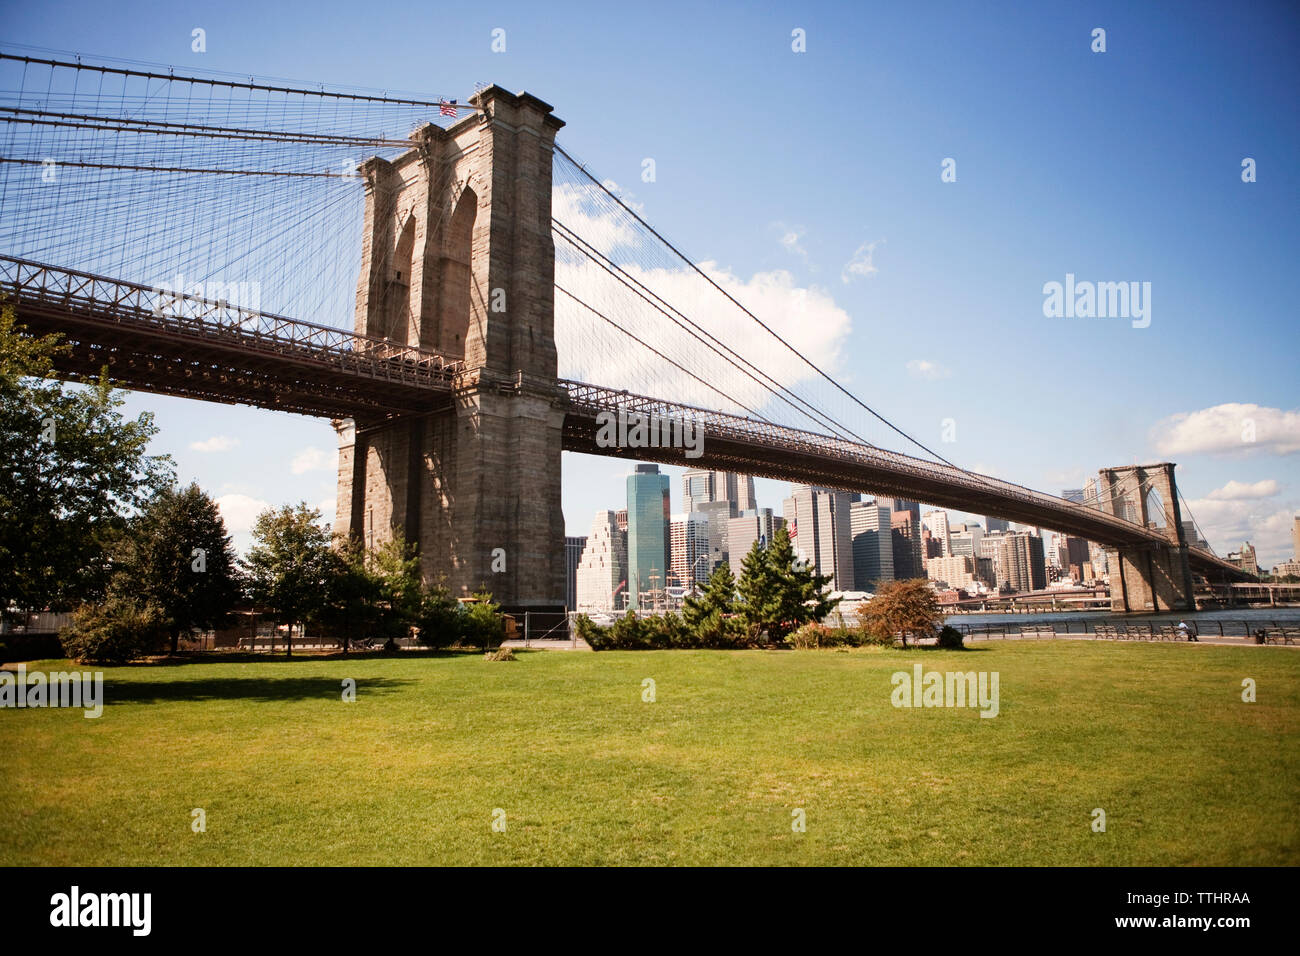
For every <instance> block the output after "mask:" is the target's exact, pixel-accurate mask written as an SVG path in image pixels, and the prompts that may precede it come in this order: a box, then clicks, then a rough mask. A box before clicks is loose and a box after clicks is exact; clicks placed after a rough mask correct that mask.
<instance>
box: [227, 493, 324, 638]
mask: <svg viewBox="0 0 1300 956" xmlns="http://www.w3.org/2000/svg"><path fill="white" fill-rule="evenodd" d="M320 519H321V514H320V512H319V511H317V510H316V509H315V508H309V507H308V506H307V504H306V503H305V502H304V503H301V504H299V505H297V506H296V507H291V506H289V505H285V506H284V507H281V508H268V509H267V510H266V511H263V512H262V513H261V514H260V515H258V516H257V520H256V522H254V524H253V547H252V548H251V549H250V550H249V552H248V557H247V558H245V559H244V561H243V562H242V563H243V566H244V568H245V570H246V572H247V575H248V583H249V591H250V594H251V596H252V598H253V601H254V602H255V603H258V604H265V605H267V606H268V607H270V608H271V609H272V611H273V612H274V614H275V617H276V620H277V621H279V622H280V623H281V624H288V625H289V647H288V654H289V655H292V654H293V628H294V625H296V624H305V623H306V622H307V621H309V620H319V619H320V618H321V617H323V616H325V615H326V614H327V608H328V606H329V594H328V587H329V584H330V581H331V571H332V569H333V567H334V561H335V560H336V559H335V558H334V556H333V555H332V553H331V548H330V535H329V532H328V531H327V530H326V529H325V528H323V527H321V526H320V524H318V522H319V521H320Z"/></svg>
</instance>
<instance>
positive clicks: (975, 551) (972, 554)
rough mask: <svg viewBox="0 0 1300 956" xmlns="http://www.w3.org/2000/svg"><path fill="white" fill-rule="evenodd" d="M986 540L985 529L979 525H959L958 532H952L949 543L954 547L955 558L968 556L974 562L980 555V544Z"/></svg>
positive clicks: (949, 535)
mask: <svg viewBox="0 0 1300 956" xmlns="http://www.w3.org/2000/svg"><path fill="white" fill-rule="evenodd" d="M983 538H984V529H983V528H981V527H980V526H979V525H977V524H963V525H958V527H957V530H954V531H950V532H949V534H948V541H949V543H950V544H951V545H952V554H953V555H954V556H962V555H964V556H966V557H968V558H970V559H971V561H974V560H975V559H976V558H978V557H979V554H980V542H981V541H982V540H983Z"/></svg>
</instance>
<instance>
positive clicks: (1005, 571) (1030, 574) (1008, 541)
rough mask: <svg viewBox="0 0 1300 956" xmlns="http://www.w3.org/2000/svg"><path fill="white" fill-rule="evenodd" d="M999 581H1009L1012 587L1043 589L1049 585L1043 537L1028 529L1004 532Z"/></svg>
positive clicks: (1001, 542)
mask: <svg viewBox="0 0 1300 956" xmlns="http://www.w3.org/2000/svg"><path fill="white" fill-rule="evenodd" d="M998 551H999V553H998V577H999V584H1009V585H1010V586H1011V590H1012V591H1017V592H1023V591H1041V590H1042V589H1043V588H1045V587H1047V567H1046V565H1045V563H1044V559H1043V539H1042V538H1040V537H1039V536H1038V535H1036V534H1029V533H1027V532H1011V533H1009V534H1006V535H1003V536H1001V540H1000V541H999V544H998Z"/></svg>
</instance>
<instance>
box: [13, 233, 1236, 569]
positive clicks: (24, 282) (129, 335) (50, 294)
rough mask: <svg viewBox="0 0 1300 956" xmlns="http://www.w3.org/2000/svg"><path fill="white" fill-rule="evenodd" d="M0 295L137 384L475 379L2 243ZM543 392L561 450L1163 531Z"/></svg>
mask: <svg viewBox="0 0 1300 956" xmlns="http://www.w3.org/2000/svg"><path fill="white" fill-rule="evenodd" d="M0 304H3V305H5V306H9V305H12V306H14V308H15V314H16V318H17V320H18V321H19V322H20V323H22V324H24V325H25V326H27V329H28V331H30V332H31V333H33V334H38V335H41V334H47V333H51V332H57V333H61V334H62V335H63V336H64V342H65V343H66V344H67V345H68V346H69V348H68V349H67V350H66V351H64V352H63V353H62V354H60V355H59V356H58V358H57V359H56V370H57V371H58V372H59V373H60V374H61V375H65V376H67V377H70V378H78V377H97V376H98V375H99V374H100V370H101V369H102V368H104V367H105V366H106V367H107V368H108V374H109V378H110V380H111V381H112V382H113V383H114V384H115V385H118V386H121V387H124V388H129V389H135V390H138V391H145V392H156V393H159V394H166V395H177V396H181V397H185V398H196V399H200V400H204V401H216V402H224V403H227V404H242V405H253V406H256V407H260V408H268V409H273V410H278V411H289V412H296V413H299V414H304V415H312V416H317V417H327V418H352V419H354V420H357V421H359V422H374V421H378V420H382V419H384V418H387V417H390V416H404V415H413V414H425V413H430V412H434V411H438V410H440V409H446V408H450V407H452V404H453V403H454V401H455V396H456V392H457V391H458V390H460V389H462V388H465V387H477V386H481V385H482V384H483V383H482V382H481V381H480V379H479V377H478V375H477V374H474V373H467V372H466V370H465V369H464V368H463V366H462V364H461V363H460V362H458V361H454V360H449V359H447V358H444V357H443V356H441V355H438V354H437V353H435V352H432V351H429V350H426V349H419V348H414V347H410V346H405V345H397V344H394V343H391V342H389V341H387V340H384V339H378V338H374V337H371V336H365V335H359V334H357V333H354V332H348V331H345V330H341V329H336V328H332V327H329V326H324V325H316V324H314V323H310V322H302V321H299V320H295V319H288V318H285V317H283V316H276V315H270V314H267V313H263V312H257V311H253V310H248V309H243V308H240V307H238V306H233V305H230V304H228V303H225V302H217V301H212V300H209V299H203V298H200V297H197V296H190V295H184V294H174V293H171V292H168V291H164V290H160V289H157V288H153V287H150V286H145V285H141V284H138V283H132V282H126V281H122V280H117V279H111V278H108V277H105V276H99V275H94V274H92V273H87V272H80V271H76V270H69V269H63V268H59V267H54V266H48V265H44V264H41V263H37V262H31V261H29V260H24V259H15V258H12V257H7V256H0ZM496 384H497V385H498V387H500V388H502V389H505V390H509V389H523V388H525V387H529V388H536V387H539V386H538V385H536V384H532V383H524V382H522V381H518V382H499V383H496ZM540 387H542V388H547V387H549V386H548V385H547V384H546V383H540ZM555 401H556V402H557V403H559V404H561V405H562V406H563V407H564V409H565V418H564V438H563V447H564V449H565V450H566V451H574V452H581V453H584V454H591V455H606V456H612V457H616V458H634V459H639V460H644V461H654V462H661V463H664V464H673V465H686V466H689V467H697V468H716V469H719V470H727V471H736V472H740V473H742V474H749V475H756V476H760V477H765V478H774V479H778V480H782V481H790V482H795V483H799V484H813V485H823V486H827V487H832V488H842V489H845V490H848V491H862V492H868V493H871V494H877V495H882V496H888V497H899V498H908V499H911V500H916V501H924V502H927V503H929V504H935V505H941V506H944V507H948V508H953V509H956V510H959V511H965V512H969V513H974V514H986V515H993V516H996V517H999V518H1005V519H1007V520H1010V521H1016V522H1020V523H1023V524H1029V525H1034V526H1036V527H1045V528H1051V529H1053V530H1056V531H1063V532H1065V533H1067V534H1071V535H1076V536H1078V537H1082V538H1085V539H1087V540H1089V541H1095V542H1097V543H1099V544H1102V545H1106V546H1111V547H1127V548H1133V547H1138V548H1141V547H1155V546H1159V545H1163V544H1167V543H1168V542H1167V540H1166V539H1165V537H1164V536H1163V535H1162V534H1161V533H1160V532H1159V531H1156V530H1154V529H1150V528H1143V527H1141V526H1139V525H1136V524H1133V523H1132V522H1128V521H1125V520H1123V519H1122V518H1118V517H1115V516H1114V515H1110V514H1106V513H1104V512H1102V511H1099V510H1096V509H1093V508H1087V507H1084V506H1083V505H1080V504H1077V503H1075V502H1070V501H1066V500H1065V499H1062V498H1057V497H1055V496H1052V495H1047V494H1043V493H1042V492H1037V491H1032V490H1031V489H1028V488H1025V487H1023V486H1020V485H1016V484H1013V483H1011V482H1007V481H1002V480H1000V479H997V478H992V477H988V476H984V475H977V474H973V473H970V472H966V471H963V470H961V469H959V468H954V467H951V466H948V465H944V464H941V463H938V462H931V461H927V460H924V459H920V458H913V457H911V456H909V455H903V454H900V453H898V452H892V451H886V450H884V449H881V448H876V447H874V446H870V445H864V444H859V443H856V442H850V441H845V440H843V439H839V438H834V437H831V436H828V435H823V434H819V433H816V432H810V431H802V430H799V429H794V428H787V427H784V426H780V425H775V424H772V423H770V422H766V421H763V420H759V419H753V418H746V417H741V416H737V415H729V414H726V413H723V412H717V411H711V410H708V409H703V408H697V407H694V406H689V405H683V404H680V403H674V402H668V401H663V400H660V399H655V398H651V397H648V396H641V395H633V394H630V393H628V392H626V391H619V390H617V389H612V388H606V387H603V386H597V385H590V384H587V383H583V382H574V381H565V380H562V381H560V382H559V383H558V389H557V390H556V392H555ZM620 412H623V413H626V414H632V413H636V414H640V415H645V416H649V417H650V418H652V419H654V420H655V421H656V422H664V421H668V422H674V421H675V422H677V423H679V424H681V423H688V422H689V423H699V424H700V425H702V427H703V443H702V446H701V448H702V451H703V454H702V455H700V456H699V457H697V458H687V457H686V453H685V449H683V448H681V447H666V448H662V447H640V448H628V447H618V446H610V445H607V444H604V443H602V442H601V441H600V440H599V434H600V430H601V424H602V421H603V419H602V417H601V416H602V413H604V414H606V415H608V414H610V413H612V414H614V415H617V414H618V413H620ZM1189 552H1190V561H1191V565H1192V570H1193V571H1197V572H1199V573H1203V574H1207V575H1210V576H1213V577H1216V578H1220V579H1237V580H1246V579H1248V576H1246V575H1245V574H1244V573H1243V572H1242V571H1241V570H1240V569H1239V568H1237V567H1236V566H1234V565H1231V564H1229V563H1228V562H1226V561H1223V560H1222V559H1220V558H1218V557H1216V556H1215V555H1213V554H1211V553H1210V552H1208V551H1204V550H1202V549H1199V548H1190V549H1189Z"/></svg>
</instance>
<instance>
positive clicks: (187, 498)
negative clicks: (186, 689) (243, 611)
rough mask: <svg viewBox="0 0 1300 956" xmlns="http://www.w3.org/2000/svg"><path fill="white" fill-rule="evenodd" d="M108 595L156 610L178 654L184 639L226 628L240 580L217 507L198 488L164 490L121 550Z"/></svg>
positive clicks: (125, 537)
mask: <svg viewBox="0 0 1300 956" xmlns="http://www.w3.org/2000/svg"><path fill="white" fill-rule="evenodd" d="M109 592H110V593H111V594H115V595H117V596H119V597H122V598H127V599H132V600H135V601H137V602H140V603H144V604H149V605H152V606H153V607H155V608H157V609H158V611H159V612H160V615H161V618H162V621H163V624H164V626H165V627H166V629H167V633H168V635H169V636H170V638H171V650H172V653H173V654H175V653H176V650H177V648H178V646H179V642H180V636H181V634H182V633H188V632H189V631H190V630H192V629H193V628H196V627H204V628H208V627H221V626H223V625H225V624H226V623H227V622H228V621H229V619H230V610H231V608H232V607H233V606H234V604H235V601H236V600H237V599H238V597H239V580H238V565H237V558H236V556H235V549H234V547H233V546H232V545H231V543H230V536H229V535H228V534H226V524H225V522H224V521H223V520H222V519H221V512H220V511H219V510H218V509H217V503H216V502H215V501H213V500H212V499H211V498H210V497H208V495H206V494H205V493H204V492H203V490H202V489H200V488H199V486H198V485H197V484H190V485H189V487H186V488H180V487H168V488H163V489H161V490H159V491H158V493H157V494H155V495H154V496H153V498H151V499H150V500H149V501H148V503H147V504H146V505H145V506H144V509H143V510H142V511H141V512H140V514H139V515H137V516H136V517H134V518H132V519H131V521H130V523H129V525H128V527H127V532H126V534H125V535H123V537H122V539H121V543H120V546H119V547H118V548H117V549H116V551H115V552H114V560H113V577H112V579H111V581H110V583H109Z"/></svg>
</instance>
